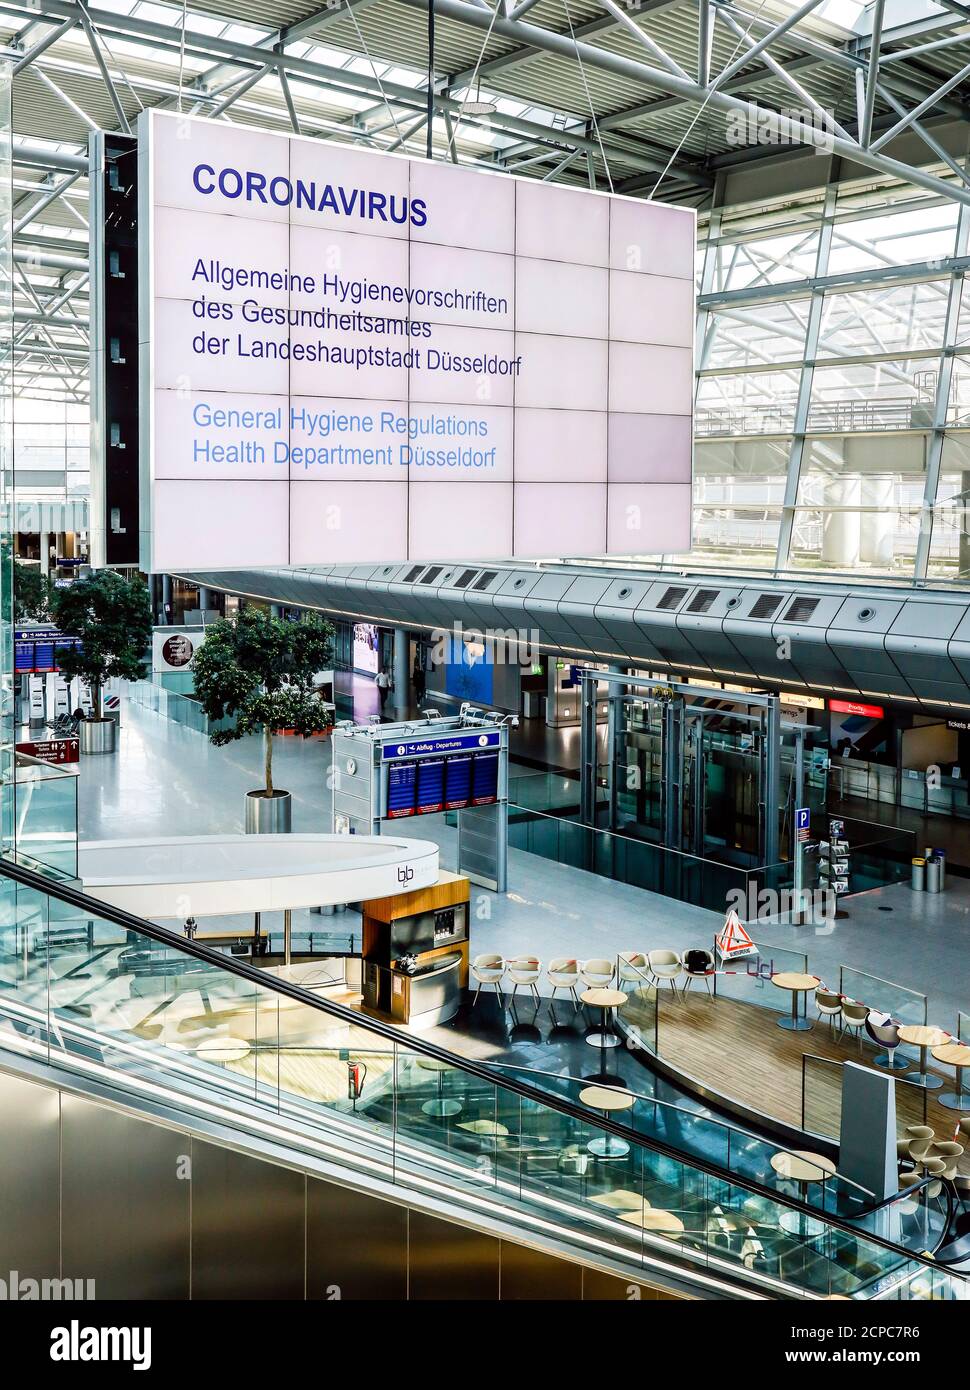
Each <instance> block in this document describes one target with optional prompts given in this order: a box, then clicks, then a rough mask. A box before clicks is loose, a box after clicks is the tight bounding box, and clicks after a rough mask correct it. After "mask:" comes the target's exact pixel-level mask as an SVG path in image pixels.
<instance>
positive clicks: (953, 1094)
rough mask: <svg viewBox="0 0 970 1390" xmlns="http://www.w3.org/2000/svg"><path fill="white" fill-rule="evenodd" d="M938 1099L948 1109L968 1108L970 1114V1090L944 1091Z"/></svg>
mask: <svg viewBox="0 0 970 1390" xmlns="http://www.w3.org/2000/svg"><path fill="white" fill-rule="evenodd" d="M936 1099H937V1101H938V1102H939V1104H940V1105H945V1106H946V1108H947V1110H966V1111H967V1113H968V1114H970V1091H944V1093H943V1095H942V1096H937V1098H936Z"/></svg>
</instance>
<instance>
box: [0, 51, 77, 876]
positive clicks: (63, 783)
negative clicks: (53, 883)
mask: <svg viewBox="0 0 970 1390" xmlns="http://www.w3.org/2000/svg"><path fill="white" fill-rule="evenodd" d="M12 81H13V78H12V67H11V64H10V63H9V62H2V63H0V853H2V854H3V855H4V856H5V857H8V858H19V859H20V860H21V861H22V862H23V863H26V864H28V865H30V866H32V867H34V868H36V869H38V870H40V871H42V872H45V873H48V874H50V875H52V876H54V877H57V878H62V879H74V878H76V876H77V779H76V777H75V774H74V772H73V771H69V770H68V769H66V768H63V767H54V766H51V765H49V764H46V763H42V762H38V761H37V759H35V758H30V757H23V756H21V755H19V754H18V753H17V752H16V737H17V731H16V727H15V722H14V720H15V702H14V680H15V676H14V654H13V625H14V615H15V607H14V592H13V552H14V532H15V530H16V522H15V518H16V515H17V501H18V487H17V463H16V457H17V451H16V445H17V443H18V441H17V440H16V439H15V430H16V428H17V421H16V414H17V412H16V401H17V399H18V396H19V395H21V394H24V393H26V391H28V390H29V387H30V383H29V381H28V380H26V378H27V376H29V373H26V372H24V373H18V343H19V338H22V337H23V336H24V330H20V333H19V336H18V333H17V331H15V324H14V319H13V284H12V277H13V236H14V218H13V184H12V169H11V140H12V133H11V130H12V127H11V92H12ZM52 275H53V277H54V284H55V285H56V272H52ZM27 433H28V435H29V434H30V430H29V428H28V430H27ZM19 442H20V443H21V444H22V443H23V441H22V440H21V441H19ZM21 457H22V458H23V459H24V463H25V466H29V465H30V462H31V456H30V452H29V450H28V451H27V452H26V453H24V452H23V451H21Z"/></svg>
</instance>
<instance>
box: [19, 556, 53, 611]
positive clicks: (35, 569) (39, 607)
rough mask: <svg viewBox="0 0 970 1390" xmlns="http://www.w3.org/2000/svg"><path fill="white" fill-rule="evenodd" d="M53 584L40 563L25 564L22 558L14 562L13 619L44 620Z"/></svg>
mask: <svg viewBox="0 0 970 1390" xmlns="http://www.w3.org/2000/svg"><path fill="white" fill-rule="evenodd" d="M50 594H51V586H50V583H49V581H48V579H47V575H46V574H42V573H41V570H40V566H39V565H25V564H23V563H22V562H21V561H20V560H14V562H13V620H14V622H15V623H22V622H24V621H25V620H26V619H28V618H29V619H31V620H32V621H34V622H44V621H45V620H46V618H47V617H48V607H49V604H50Z"/></svg>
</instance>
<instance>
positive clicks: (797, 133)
mask: <svg viewBox="0 0 970 1390" xmlns="http://www.w3.org/2000/svg"><path fill="white" fill-rule="evenodd" d="M402 3H404V4H406V5H410V6H411V8H414V9H421V10H425V9H427V3H428V0H402ZM435 10H436V13H438V14H440V15H441V16H442V17H443V18H445V19H454V20H456V21H458V22H460V23H464V24H467V25H469V26H471V27H473V28H476V29H478V30H483V29H485V30H487V29H488V28H489V27H490V26H491V27H492V28H493V29H494V30H495V31H496V32H498V34H499V35H501V36H503V37H506V38H518V37H519V36H521V37H522V39H523V41H524V42H525V43H528V44H529V45H530V46H531V47H534V48H541V49H543V50H545V51H546V52H548V53H554V54H556V55H558V56H560V57H567V58H575V57H577V56H578V57H579V58H581V59H582V62H583V63H584V64H585V65H586V66H587V67H588V68H597V69H599V70H600V71H603V72H609V73H613V74H615V75H616V76H617V77H622V78H624V79H625V80H627V81H629V82H639V83H642V84H643V85H644V86H647V87H653V88H659V90H660V91H666V92H669V93H671V95H673V96H682V97H685V98H687V99H688V100H689V101H693V102H697V103H701V102H703V103H706V104H707V105H709V106H712V107H714V108H715V109H717V110H721V111H737V112H742V113H744V114H745V115H746V116H747V117H748V118H749V119H751V120H753V121H755V122H758V120H759V119H760V120H763V121H766V122H767V124H768V126H769V128H770V129H772V130H773V131H774V133H775V134H776V135H777V136H778V138H779V139H787V140H789V141H790V142H792V143H794V144H805V145H809V146H811V145H812V143H813V142H812V139H811V135H810V133H809V132H806V129H805V127H804V125H803V123H802V122H800V121H792V120H790V119H789V118H788V117H786V116H784V115H781V114H779V113H776V112H770V111H765V109H764V108H762V107H759V106H757V105H756V104H755V103H753V102H748V101H742V100H741V99H740V98H738V97H734V96H730V95H729V94H728V93H726V92H721V91H718V90H717V84H716V81H715V82H714V83H713V84H712V85H711V86H709V87H706V88H705V87H702V86H701V85H700V84H699V83H697V82H694V81H691V80H685V79H683V78H680V77H677V76H675V75H674V74H673V73H671V72H667V71H666V70H665V69H663V68H655V67H650V66H648V65H647V64H646V63H641V62H639V61H636V60H634V59H631V58H625V57H623V56H621V55H619V54H616V53H609V52H607V51H606V50H604V49H601V48H596V47H595V46H594V45H592V44H587V43H581V42H578V43H575V44H574V43H573V41H572V39H570V38H564V37H563V36H562V35H561V34H558V33H553V32H552V31H551V30H548V29H540V28H538V27H537V26H536V25H534V24H526V23H524V22H523V21H522V20H509V19H502V18H500V17H494V16H493V17H492V19H490V18H489V16H488V15H487V14H484V13H483V11H481V10H479V9H476V8H475V7H474V6H473V5H470V4H468V3H467V0H435ZM523 31H524V33H523ZM828 138H829V142H830V144H831V149H832V151H833V152H834V153H835V154H838V155H840V156H842V157H843V158H846V159H851V160H853V161H854V162H855V163H857V164H863V165H865V166H866V167H867V168H871V169H875V170H877V171H878V172H879V173H882V174H888V175H890V176H891V177H892V178H897V179H902V180H904V181H907V182H910V183H914V184H916V185H917V186H918V187H921V188H925V189H927V190H928V191H929V192H931V193H934V194H937V195H938V196H946V197H947V198H951V199H957V200H958V201H960V202H963V203H966V204H967V205H968V206H970V191H967V190H964V189H959V188H956V187H955V186H953V185H951V184H948V183H946V182H945V181H944V180H943V179H940V178H938V177H937V176H936V175H934V174H928V173H926V172H925V170H923V169H921V168H919V167H917V166H915V165H910V164H904V163H903V162H902V161H901V160H897V159H891V158H889V157H888V156H887V155H884V154H882V153H880V152H878V151H876V150H874V149H868V150H866V149H863V148H862V146H861V145H858V144H857V143H856V142H855V141H853V140H846V139H844V138H843V137H842V136H839V135H832V136H829V137H828Z"/></svg>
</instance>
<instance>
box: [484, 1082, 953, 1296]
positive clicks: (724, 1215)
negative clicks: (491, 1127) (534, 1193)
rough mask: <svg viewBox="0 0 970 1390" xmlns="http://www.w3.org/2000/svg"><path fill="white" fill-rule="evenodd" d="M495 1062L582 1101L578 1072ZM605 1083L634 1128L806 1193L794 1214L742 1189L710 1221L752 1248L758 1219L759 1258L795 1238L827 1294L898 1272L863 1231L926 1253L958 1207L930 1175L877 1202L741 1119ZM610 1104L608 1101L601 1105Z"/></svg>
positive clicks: (797, 1252) (811, 1275) (725, 1236)
mask: <svg viewBox="0 0 970 1390" xmlns="http://www.w3.org/2000/svg"><path fill="white" fill-rule="evenodd" d="M495 1065H496V1066H498V1067H500V1069H501V1070H502V1071H503V1072H504V1073H506V1074H515V1075H519V1076H525V1077H528V1079H529V1080H531V1081H536V1080H540V1081H541V1084H542V1085H543V1086H549V1085H550V1084H551V1085H553V1086H554V1087H555V1088H556V1090H557V1092H558V1093H559V1094H561V1095H562V1096H564V1097H566V1098H567V1099H571V1100H580V1099H581V1097H582V1096H583V1094H584V1090H585V1089H586V1088H587V1087H588V1085H589V1083H588V1082H587V1081H583V1080H581V1079H579V1078H576V1077H572V1076H568V1075H564V1074H560V1073H551V1072H542V1071H538V1070H536V1069H535V1068H532V1067H527V1066H519V1065H516V1064H506V1063H496V1064H495ZM599 1089H600V1090H601V1092H602V1093H603V1094H604V1095H605V1096H607V1097H610V1101H611V1102H612V1103H615V1104H617V1105H619V1106H622V1107H623V1108H622V1110H619V1111H618V1112H617V1113H620V1114H622V1116H623V1118H624V1121H625V1123H627V1124H628V1125H629V1126H630V1128H631V1129H633V1130H634V1131H638V1130H640V1129H647V1130H649V1131H650V1132H651V1133H661V1134H663V1135H664V1136H665V1137H666V1138H667V1139H668V1141H669V1142H671V1143H672V1144H673V1145H674V1146H675V1147H677V1148H678V1149H680V1150H681V1151H683V1150H687V1149H690V1150H693V1151H700V1150H704V1151H705V1152H706V1153H707V1154H708V1156H709V1158H710V1160H711V1162H712V1163H715V1164H716V1165H717V1166H718V1167H719V1168H721V1169H723V1170H724V1171H725V1173H730V1174H731V1176H732V1178H734V1179H736V1180H737V1182H738V1183H740V1184H743V1183H745V1182H746V1181H747V1182H748V1183H751V1184H758V1185H759V1186H760V1187H762V1188H763V1187H765V1186H771V1187H776V1188H777V1189H778V1192H779V1193H780V1194H787V1195H789V1196H794V1197H800V1198H801V1199H802V1201H803V1202H805V1203H807V1204H808V1206H810V1207H811V1210H810V1211H805V1210H801V1211H799V1212H797V1213H796V1212H793V1211H789V1210H787V1209H782V1208H781V1206H780V1205H779V1204H778V1202H777V1201H776V1200H774V1199H772V1198H771V1197H769V1196H767V1195H766V1194H764V1193H763V1192H762V1193H761V1194H760V1195H759V1196H758V1197H754V1196H753V1194H752V1193H751V1191H747V1193H746V1195H745V1193H744V1190H743V1189H739V1196H738V1197H737V1198H735V1197H733V1196H728V1197H727V1198H726V1200H720V1201H718V1202H716V1204H715V1206H716V1208H717V1209H716V1210H713V1211H712V1210H710V1209H708V1210H706V1211H705V1212H704V1218H705V1220H706V1221H707V1223H708V1226H709V1229H711V1230H712V1231H716V1232H718V1234H719V1236H720V1238H721V1241H722V1244H723V1246H724V1248H725V1249H727V1250H730V1249H732V1248H736V1249H740V1248H741V1247H744V1246H748V1247H749V1248H750V1246H749V1242H750V1241H751V1239H752V1237H753V1236H754V1235H755V1231H754V1229H753V1228H754V1226H755V1224H757V1228H758V1238H759V1240H760V1241H761V1243H762V1250H761V1254H760V1258H761V1259H762V1260H767V1259H768V1257H769V1252H774V1254H775V1255H776V1256H778V1255H779V1254H780V1252H779V1251H778V1248H777V1247H778V1242H779V1241H781V1242H784V1241H785V1240H787V1238H788V1237H792V1236H794V1237H797V1238H798V1242H799V1244H798V1246H797V1247H796V1249H787V1250H786V1251H785V1252H784V1254H785V1257H786V1259H787V1260H788V1261H791V1260H793V1259H802V1258H805V1257H808V1259H807V1262H806V1265H805V1267H804V1272H803V1276H802V1277H804V1278H806V1279H808V1280H811V1281H813V1286H814V1287H815V1288H816V1289H818V1288H819V1285H824V1288H825V1291H826V1292H827V1293H833V1292H839V1291H847V1290H848V1289H849V1288H850V1286H851V1287H852V1288H853V1292H855V1293H856V1294H857V1295H861V1292H862V1290H863V1289H869V1288H870V1286H871V1285H873V1284H874V1283H876V1284H878V1283H880V1282H881V1281H883V1280H885V1279H888V1278H889V1277H891V1276H892V1275H893V1274H894V1273H895V1272H897V1271H898V1265H893V1264H892V1262H891V1261H887V1260H885V1259H884V1258H883V1257H882V1255H881V1254H880V1253H879V1252H878V1251H877V1250H876V1249H875V1247H874V1246H872V1245H871V1244H869V1243H868V1242H867V1241H865V1240H864V1239H860V1237H863V1236H867V1235H868V1236H882V1237H883V1238H885V1239H888V1240H891V1241H899V1242H902V1243H905V1244H906V1245H907V1246H909V1248H914V1249H918V1250H920V1251H925V1250H935V1249H937V1248H938V1247H939V1246H940V1244H941V1243H942V1241H943V1239H944V1236H945V1234H946V1232H947V1229H948V1227H949V1225H950V1221H951V1218H952V1211H953V1207H952V1201H951V1198H950V1195H949V1192H948V1191H947V1190H946V1189H945V1188H944V1186H943V1184H942V1183H939V1182H935V1181H934V1180H933V1179H932V1178H931V1177H926V1178H923V1179H922V1180H921V1181H920V1182H919V1183H918V1184H914V1185H913V1186H912V1187H910V1188H908V1189H907V1191H906V1193H904V1194H901V1195H900V1196H899V1197H898V1198H891V1199H889V1200H888V1201H882V1202H877V1201H876V1200H875V1198H874V1195H873V1194H872V1193H871V1192H870V1191H868V1189H866V1188H864V1187H861V1186H860V1185H859V1184H858V1183H854V1182H852V1181H850V1180H849V1179H847V1178H845V1177H843V1176H842V1175H840V1174H839V1173H838V1172H836V1171H833V1170H832V1169H833V1167H834V1165H832V1166H827V1165H825V1166H823V1165H822V1164H820V1163H816V1162H813V1161H812V1160H811V1158H809V1157H808V1156H807V1155H806V1154H804V1153H802V1152H793V1151H792V1150H790V1149H785V1148H780V1147H779V1145H778V1144H777V1142H772V1141H769V1140H766V1139H765V1138H763V1137H762V1136H760V1135H757V1134H753V1133H752V1132H751V1131H749V1130H746V1129H743V1128H742V1127H741V1126H739V1125H736V1124H732V1123H729V1122H728V1121H725V1120H721V1119H718V1118H717V1117H715V1116H712V1115H708V1114H703V1113H698V1112H697V1111H696V1110H692V1109H689V1108H687V1107H685V1106H683V1105H678V1104H674V1103H672V1102H670V1101H665V1100H662V1099H660V1098H659V1097H657V1096H655V1095H647V1094H643V1093H640V1092H638V1091H635V1090H633V1089H631V1088H630V1087H627V1086H625V1085H624V1086H622V1087H613V1086H604V1087H601V1088H599ZM610 1101H604V1100H603V1099H602V1098H601V1099H600V1101H599V1103H600V1104H606V1103H610ZM816 1157H821V1156H818V1155H817V1156H816ZM725 1186H726V1187H727V1186H728V1184H727V1183H725ZM730 1186H731V1187H733V1186H734V1184H733V1183H732V1184H730ZM826 1215H835V1216H840V1217H843V1218H845V1219H846V1221H847V1222H849V1223H851V1227H852V1232H851V1235H850V1234H848V1233H844V1232H840V1231H836V1230H834V1229H832V1228H829V1227H827V1225H826V1222H825V1216H826ZM755 1217H756V1218H757V1220H756V1222H755ZM845 1262H849V1264H850V1268H851V1270H852V1274H851V1278H850V1280H848V1281H843V1279H842V1276H841V1275H840V1274H839V1273H838V1272H837V1270H835V1269H833V1268H832V1267H831V1266H832V1265H833V1264H835V1265H841V1264H843V1263H845ZM968 1292H970V1290H968ZM866 1296H870V1295H869V1294H868V1293H867V1294H866Z"/></svg>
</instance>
